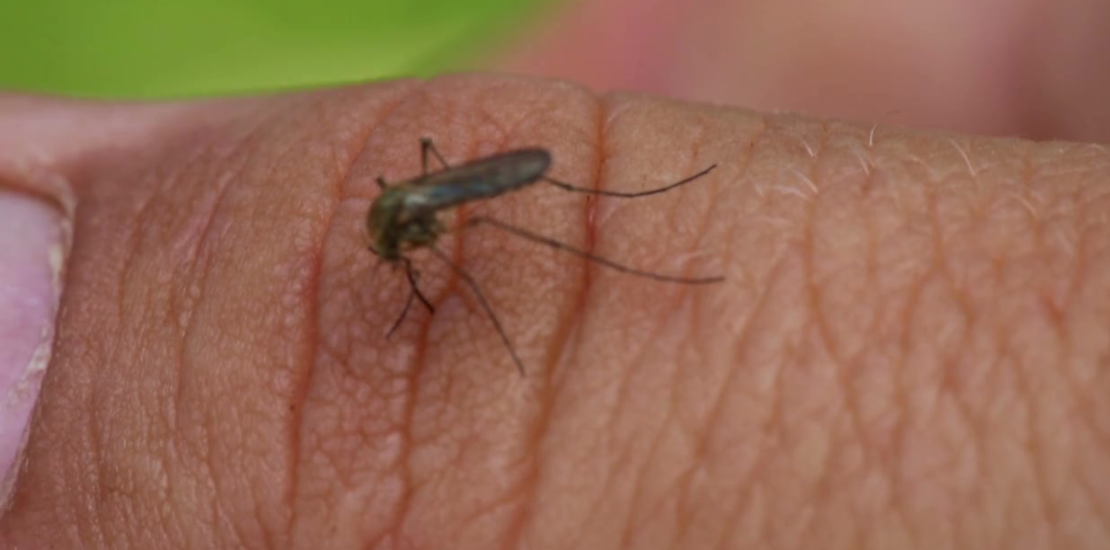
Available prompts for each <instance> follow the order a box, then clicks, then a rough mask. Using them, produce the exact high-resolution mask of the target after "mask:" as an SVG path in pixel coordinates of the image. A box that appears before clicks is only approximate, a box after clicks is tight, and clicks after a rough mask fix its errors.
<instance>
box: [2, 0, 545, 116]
mask: <svg viewBox="0 0 1110 550" xmlns="http://www.w3.org/2000/svg"><path fill="white" fill-rule="evenodd" d="M550 2H551V0H360V1H355V0H322V1H318V2H303V1H293V0H222V1H221V0H192V1H187V0H175V1H159V0H104V1H95V0H23V1H20V0H9V2H7V7H5V8H4V9H3V10H0V88H4V89H9V90H12V89H14V90H25V91H37V92H48V93H58V94H67V95H77V96H85V97H112V98H155V97H182V96H193V95H208V94H216V93H229V92H247V91H257V90H270V89H282V88H295V87H302V86H310V85H320V84H329V83H340V82H352V81H365V80H374V79H380V78H389V77H396V76H403V75H427V74H431V73H435V72H439V71H444V70H449V69H451V68H453V67H457V66H460V64H462V63H465V62H466V61H468V60H472V59H474V56H478V55H481V53H482V52H483V51H485V49H487V48H492V47H494V45H495V44H496V43H497V42H498V41H499V40H505V39H507V38H508V37H510V36H512V35H513V32H514V30H515V29H517V28H519V27H521V26H522V25H526V24H527V22H528V21H530V20H531V18H530V17H529V14H532V13H534V12H536V10H537V9H538V8H539V6H541V5H543V4H548V3H550Z"/></svg>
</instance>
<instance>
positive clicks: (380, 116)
mask: <svg viewBox="0 0 1110 550" xmlns="http://www.w3.org/2000/svg"><path fill="white" fill-rule="evenodd" d="M408 92H409V94H411V96H410V95H409V94H404V93H399V94H397V97H396V98H395V99H393V100H392V101H389V102H387V104H386V105H385V106H384V108H382V109H381V110H380V111H378V112H377V113H375V114H374V116H372V117H367V118H372V120H371V121H368V122H366V123H364V125H363V127H362V129H361V131H359V132H358V134H359V135H358V136H356V137H355V138H354V139H355V140H356V141H355V143H357V144H358V145H357V146H355V147H352V148H351V149H350V150H349V151H348V155H347V156H348V158H349V159H350V160H349V162H344V163H340V166H341V171H340V172H339V173H337V174H336V176H337V177H336V179H335V185H334V188H335V190H336V194H335V196H336V197H337V200H336V201H335V205H334V207H333V208H332V209H331V211H330V212H329V214H328V218H327V224H326V226H325V227H328V228H331V227H333V226H334V224H335V217H336V214H337V212H338V211H339V207H340V204H341V202H342V201H343V197H342V196H343V184H344V183H345V182H347V180H348V178H349V177H350V175H351V170H352V169H353V167H354V166H355V164H356V163H357V162H358V160H359V158H360V157H361V155H362V154H363V153H364V152H365V151H366V149H367V146H368V144H369V142H370V139H372V138H373V136H374V134H375V133H376V132H377V131H378V129H379V128H380V127H381V125H382V123H383V121H385V120H387V119H388V118H389V117H390V116H392V115H393V114H394V113H395V112H397V110H398V109H399V108H401V106H403V105H404V104H405V103H406V101H405V99H406V98H407V97H412V96H415V97H423V95H424V94H425V87H424V86H423V85H421V86H419V87H417V88H416V89H415V90H408ZM360 112H361V111H360ZM328 233H329V231H323V232H321V237H320V238H321V241H320V242H319V243H318V248H317V250H319V251H321V252H320V253H319V254H318V255H317V257H318V261H317V262H315V264H314V265H315V269H316V275H315V276H314V278H315V279H316V284H315V285H314V290H313V294H314V296H316V298H315V299H313V300H309V303H310V304H311V305H310V306H309V307H311V308H312V310H313V311H312V314H311V318H314V319H316V322H315V323H312V325H313V328H312V329H310V330H312V332H313V340H314V341H315V342H316V344H315V345H313V346H312V348H310V349H312V350H314V354H315V353H317V352H318V351H319V350H322V349H325V348H326V347H327V346H323V345H319V342H320V340H319V326H320V324H321V317H320V315H321V314H320V309H321V308H320V305H319V304H320V303H321V301H320V298H319V297H320V295H321V292H320V281H321V277H320V273H321V272H322V271H323V257H324V255H323V252H322V251H323V249H324V241H325V240H326V239H327V237H328ZM426 335H427V328H426V325H425V327H424V328H423V330H422V331H421V336H420V339H419V340H420V341H419V344H418V345H417V346H416V356H415V360H414V364H421V363H422V362H423V350H424V349H425V345H424V344H425V342H426ZM347 357H350V354H349V353H348V355H347ZM315 363H316V362H315V361H309V362H307V363H306V364H307V365H310V368H308V370H307V371H306V372H305V373H304V375H303V380H304V381H305V382H304V384H303V385H302V386H301V390H300V392H299V396H298V399H299V400H300V402H301V403H302V407H301V410H302V411H303V410H304V407H303V403H305V401H306V396H307V393H308V387H309V385H310V384H311V383H312V373H313V372H314V371H315V369H312V368H311V366H313V365H315ZM336 363H337V364H339V365H347V364H348V361H343V360H339V358H337V361H336ZM419 372H420V371H419V369H413V370H412V379H411V380H410V381H409V383H408V387H410V388H412V396H411V397H410V398H409V399H408V400H406V401H405V407H404V410H403V412H402V421H401V425H400V426H398V429H397V430H396V432H397V433H398V434H399V435H400V438H401V446H402V448H401V449H400V451H399V452H398V456H397V463H396V465H397V467H399V468H400V472H398V475H399V476H400V477H401V479H402V486H403V487H405V488H411V486H412V478H411V475H410V474H409V470H408V460H406V458H407V456H408V455H409V449H411V440H410V439H409V434H411V429H410V428H411V425H412V424H411V420H412V408H413V407H414V402H415V395H416V392H417V390H416V378H417V377H418V376H419ZM304 420H305V416H304V414H303V413H302V414H299V415H297V418H296V419H294V420H293V422H292V423H291V424H292V426H293V433H291V436H294V434H295V440H293V443H294V445H293V449H292V455H291V457H290V460H291V461H292V462H291V468H290V472H291V480H290V482H291V485H290V487H291V491H292V494H291V495H290V497H291V500H292V502H294V503H299V502H301V501H302V500H303V498H304V497H303V494H304V493H303V488H302V487H301V485H300V483H299V480H300V468H299V464H300V460H301V443H302V440H301V433H302V432H303V430H304V429H305V427H304ZM325 456H326V455H325ZM335 469H336V470H340V471H341V469H339V468H335ZM409 498H411V489H404V490H402V491H401V494H400V499H401V502H399V503H398V504H397V505H396V510H395V512H394V513H395V518H396V521H395V522H393V523H392V524H393V525H395V526H397V529H400V526H401V525H403V519H404V510H405V507H406V506H407V505H408V502H407V501H408V499H409ZM295 507H296V505H295V504H294V510H295ZM295 523H296V513H293V514H290V516H289V533H290V535H291V536H294V535H293V534H294V533H295V527H294V525H295ZM393 534H394V533H392V531H390V530H386V531H384V532H383V533H382V535H381V537H382V538H387V537H389V536H391V535H393ZM294 538H295V536H294ZM379 540H381V539H379ZM376 544H377V541H374V542H373V544H372V545H370V546H369V547H371V548H373V547H374V545H376Z"/></svg>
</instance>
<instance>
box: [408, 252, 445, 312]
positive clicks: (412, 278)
mask: <svg viewBox="0 0 1110 550" xmlns="http://www.w3.org/2000/svg"><path fill="white" fill-rule="evenodd" d="M401 261H402V262H404V264H405V277H406V278H408V280H409V287H411V288H412V292H413V294H416V297H417V298H420V303H422V304H424V307H425V308H427V309H428V313H435V312H436V308H435V307H433V306H432V303H431V302H430V301H428V298H427V297H425V296H424V293H423V292H420V287H419V286H417V284H416V280H417V279H419V278H420V274H419V273H417V272H416V270H415V269H413V268H412V261H411V260H409V259H408V258H402V259H401Z"/></svg>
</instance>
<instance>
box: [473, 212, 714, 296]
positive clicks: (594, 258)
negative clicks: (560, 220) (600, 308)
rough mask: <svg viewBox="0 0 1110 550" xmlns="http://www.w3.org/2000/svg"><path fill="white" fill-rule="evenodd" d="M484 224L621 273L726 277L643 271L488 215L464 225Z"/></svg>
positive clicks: (668, 278)
mask: <svg viewBox="0 0 1110 550" xmlns="http://www.w3.org/2000/svg"><path fill="white" fill-rule="evenodd" d="M482 224H485V225H488V226H490V227H493V228H495V229H498V230H501V231H504V232H506V233H509V234H512V235H516V236H517V237H520V238H522V239H527V240H529V241H533V242H537V243H540V244H542V245H545V246H550V247H551V248H554V249H556V250H561V251H563V252H567V253H569V254H573V255H575V256H578V257H580V258H585V259H587V260H590V261H591V262H595V263H597V264H600V265H603V266H605V267H608V268H610V269H615V270H617V271H620V272H621V273H627V274H629V275H636V276H638V277H644V278H647V279H652V280H655V281H663V282H667V283H684V284H690V285H700V284H707V283H719V282H721V281H723V280H725V278H724V277H720V276H717V277H677V276H674V275H662V274H659V273H652V272H650V271H642V270H639V269H636V268H633V267H628V266H626V265H623V264H618V263H617V262H614V261H613V260H609V259H606V258H602V257H601V256H598V255H596V254H591V253H589V252H586V251H585V250H582V249H579V248H575V247H573V246H570V245H569V244H566V243H563V242H559V241H556V240H555V239H552V238H550V237H545V236H543V235H540V234H537V233H533V232H531V231H528V230H527V229H522V228H520V227H516V226H515V225H509V224H507V223H505V222H503V221H500V220H496V219H494V218H490V217H488V216H475V217H473V218H470V219H468V220H466V222H465V223H464V224H463V227H471V226H476V225H482Z"/></svg>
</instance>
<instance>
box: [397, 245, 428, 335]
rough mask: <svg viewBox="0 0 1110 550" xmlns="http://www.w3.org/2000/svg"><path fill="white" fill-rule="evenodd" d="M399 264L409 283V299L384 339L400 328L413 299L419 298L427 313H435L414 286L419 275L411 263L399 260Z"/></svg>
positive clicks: (422, 294) (406, 259) (418, 288)
mask: <svg viewBox="0 0 1110 550" xmlns="http://www.w3.org/2000/svg"><path fill="white" fill-rule="evenodd" d="M401 262H402V263H404V265H405V278H406V279H407V280H408V282H409V297H408V298H407V299H406V300H405V307H404V308H402V309H401V315H399V316H398V317H397V320H396V321H394V322H393V326H391V327H389V332H387V333H385V337H386V338H389V337H390V336H393V333H394V332H395V331H396V330H397V328H398V327H400V326H401V323H402V322H404V320H405V317H406V316H408V314H409V310H410V309H412V302H413V300H414V299H416V298H419V299H420V303H422V304H424V307H426V308H428V312H429V313H435V312H436V310H435V308H434V307H432V304H431V303H430V302H429V301H428V299H427V298H425V297H424V293H423V292H420V287H419V286H417V284H416V281H417V279H419V278H420V274H419V273H417V272H416V270H415V269H413V267H412V262H411V261H409V259H408V258H401Z"/></svg>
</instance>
